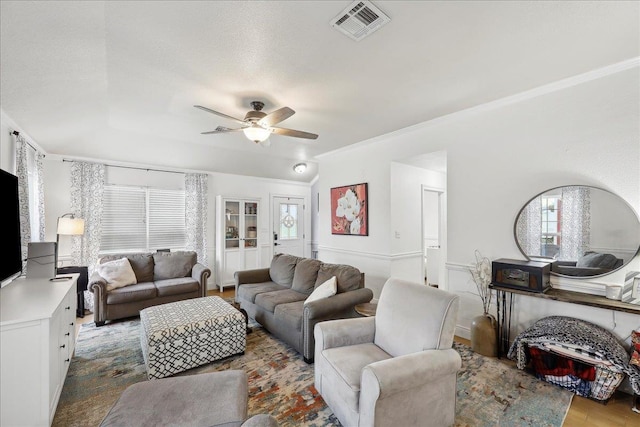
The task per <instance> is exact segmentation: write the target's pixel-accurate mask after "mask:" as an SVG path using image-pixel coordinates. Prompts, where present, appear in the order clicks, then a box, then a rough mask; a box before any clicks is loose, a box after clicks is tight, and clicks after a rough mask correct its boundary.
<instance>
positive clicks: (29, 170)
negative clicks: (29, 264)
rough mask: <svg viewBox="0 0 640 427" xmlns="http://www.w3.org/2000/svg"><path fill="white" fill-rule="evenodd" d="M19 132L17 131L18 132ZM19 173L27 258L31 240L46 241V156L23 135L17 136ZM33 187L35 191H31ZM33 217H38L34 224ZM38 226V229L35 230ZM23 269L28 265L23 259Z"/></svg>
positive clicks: (21, 232)
mask: <svg viewBox="0 0 640 427" xmlns="http://www.w3.org/2000/svg"><path fill="white" fill-rule="evenodd" d="M14 135H15V134H14ZM15 147H16V176H17V177H18V198H19V200H20V207H19V209H20V236H21V240H22V259H23V260H26V258H27V249H28V243H29V242H32V241H36V242H43V241H44V231H45V230H44V190H43V185H42V169H43V168H42V158H43V157H44V155H43V154H42V153H40V152H39V151H37V150H35V149H34V148H33V147H31V146H30V145H29V144H28V143H27V141H26V140H25V139H24V138H23V137H22V136H21V135H19V134H18V135H15ZM29 187H31V188H32V192H33V196H32V197H30V195H32V192H30V191H29ZM32 218H34V219H35V220H36V222H35V223H32V221H31V220H32ZM34 226H35V230H33V228H34ZM22 267H23V271H26V264H24V261H23V266H22Z"/></svg>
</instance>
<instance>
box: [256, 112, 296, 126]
mask: <svg viewBox="0 0 640 427" xmlns="http://www.w3.org/2000/svg"><path fill="white" fill-rule="evenodd" d="M295 113H296V112H295V111H293V110H292V109H291V108H289V107H282V108H279V109H277V110H276V111H272V112H271V113H269V114H267V115H266V116H264V117H263V118H261V119H260V120H258V124H259V125H260V126H262V127H269V126H273V125H275V124H277V123H280V122H281V121H283V120H286V119H288V118H289V117H291V116H293V115H294V114H295Z"/></svg>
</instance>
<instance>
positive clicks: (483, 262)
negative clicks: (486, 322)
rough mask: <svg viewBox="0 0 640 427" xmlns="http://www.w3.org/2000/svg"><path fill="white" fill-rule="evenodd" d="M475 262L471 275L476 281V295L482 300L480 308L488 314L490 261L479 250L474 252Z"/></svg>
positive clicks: (489, 304)
mask: <svg viewBox="0 0 640 427" xmlns="http://www.w3.org/2000/svg"><path fill="white" fill-rule="evenodd" d="M475 256H476V263H475V264H474V266H473V267H472V268H471V276H472V277H473V281H474V282H475V283H476V288H477V289H478V295H479V296H480V299H481V300H482V309H483V311H484V314H489V308H490V307H491V288H490V287H489V285H491V261H490V260H489V258H487V257H485V256H482V254H481V253H480V251H478V250H477V249H476V252H475Z"/></svg>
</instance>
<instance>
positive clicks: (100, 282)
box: [87, 272, 107, 323]
mask: <svg viewBox="0 0 640 427" xmlns="http://www.w3.org/2000/svg"><path fill="white" fill-rule="evenodd" d="M87 289H88V290H90V291H91V292H92V293H93V320H94V322H96V323H100V322H104V321H105V320H106V316H107V312H106V311H107V281H106V280H105V279H104V278H103V277H102V276H100V275H99V274H98V273H96V272H94V273H93V274H92V275H91V278H90V279H89V284H88V285H87Z"/></svg>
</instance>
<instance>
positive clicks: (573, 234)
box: [560, 186, 591, 261]
mask: <svg viewBox="0 0 640 427" xmlns="http://www.w3.org/2000/svg"><path fill="white" fill-rule="evenodd" d="M561 233H562V240H561V242H560V259H562V260H572V261H576V260H578V258H580V257H581V256H582V255H584V252H585V251H586V250H587V249H588V248H589V244H590V241H591V190H590V189H589V188H587V187H582V186H573V187H564V188H563V189H562V231H561Z"/></svg>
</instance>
